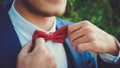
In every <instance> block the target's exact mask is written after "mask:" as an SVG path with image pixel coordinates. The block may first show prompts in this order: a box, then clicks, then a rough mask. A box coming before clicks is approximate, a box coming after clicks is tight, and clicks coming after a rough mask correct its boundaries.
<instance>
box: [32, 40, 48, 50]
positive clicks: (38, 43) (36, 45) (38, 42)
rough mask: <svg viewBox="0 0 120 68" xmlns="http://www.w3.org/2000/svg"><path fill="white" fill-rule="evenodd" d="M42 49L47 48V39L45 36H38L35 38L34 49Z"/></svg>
mask: <svg viewBox="0 0 120 68" xmlns="http://www.w3.org/2000/svg"><path fill="white" fill-rule="evenodd" d="M39 49H40V50H41V49H46V45H45V40H44V39H43V38H38V39H36V40H35V43H34V49H33V51H36V50H39Z"/></svg>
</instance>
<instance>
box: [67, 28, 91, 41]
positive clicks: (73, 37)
mask: <svg viewBox="0 0 120 68" xmlns="http://www.w3.org/2000/svg"><path fill="white" fill-rule="evenodd" d="M91 32H92V30H91V29H90V27H83V28H81V29H79V30H77V31H75V32H73V33H71V34H70V35H68V37H69V39H70V40H71V42H72V41H74V40H76V39H78V38H81V37H83V36H85V35H86V34H88V33H91Z"/></svg>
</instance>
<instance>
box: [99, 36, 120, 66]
mask: <svg viewBox="0 0 120 68" xmlns="http://www.w3.org/2000/svg"><path fill="white" fill-rule="evenodd" d="M115 42H116V44H117V46H118V48H119V53H118V55H117V56H113V55H111V54H99V56H100V58H101V59H102V60H103V61H104V62H107V63H115V64H118V63H120V43H119V42H118V40H117V39H116V38H115Z"/></svg>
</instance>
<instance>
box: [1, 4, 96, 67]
mask: <svg viewBox="0 0 120 68" xmlns="http://www.w3.org/2000/svg"><path fill="white" fill-rule="evenodd" d="M7 5H8V6H7ZM7 5H4V6H2V7H1V8H0V68H16V59H17V55H18V53H19V52H20V50H21V48H22V47H21V44H20V41H19V39H18V36H17V34H16V32H15V30H14V28H13V25H12V24H11V21H10V18H9V16H8V10H9V7H10V4H7ZM66 24H70V22H67V21H64V20H62V19H58V18H57V27H56V29H59V28H60V27H62V26H64V25H66ZM64 48H65V51H66V54H67V60H68V68H97V64H96V61H95V58H94V57H93V56H92V55H91V54H90V52H89V51H86V52H84V53H78V52H76V51H75V50H74V49H73V47H72V46H71V44H70V42H69V39H66V40H65V42H64Z"/></svg>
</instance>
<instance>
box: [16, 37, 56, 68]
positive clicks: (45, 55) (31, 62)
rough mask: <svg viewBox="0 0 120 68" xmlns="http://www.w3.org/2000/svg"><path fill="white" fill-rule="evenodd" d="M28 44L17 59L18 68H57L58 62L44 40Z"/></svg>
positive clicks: (40, 39) (39, 39)
mask: <svg viewBox="0 0 120 68" xmlns="http://www.w3.org/2000/svg"><path fill="white" fill-rule="evenodd" d="M32 46H33V45H32V42H29V43H28V44H26V45H25V46H24V47H23V48H22V50H21V52H20V53H19V55H18V58H17V68H56V61H55V58H54V56H53V55H52V53H51V51H50V49H49V48H48V47H47V46H46V45H45V41H44V39H43V38H38V39H37V40H36V41H35V42H34V48H33V50H32V51H31V48H32Z"/></svg>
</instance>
